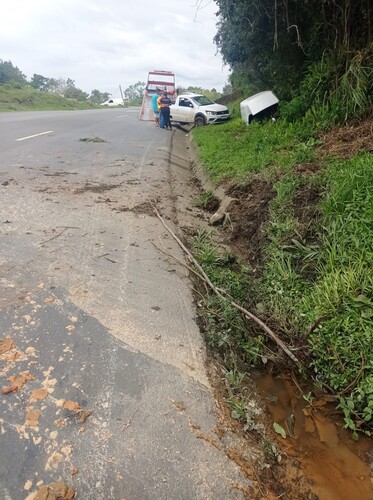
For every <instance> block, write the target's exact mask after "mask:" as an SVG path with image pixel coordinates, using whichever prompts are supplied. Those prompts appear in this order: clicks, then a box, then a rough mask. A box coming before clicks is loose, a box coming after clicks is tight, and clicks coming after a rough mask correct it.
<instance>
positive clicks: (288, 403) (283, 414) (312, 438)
mask: <svg viewBox="0 0 373 500" xmlns="http://www.w3.org/2000/svg"><path fill="white" fill-rule="evenodd" d="M256 383H257V386H258V388H259V392H260V394H261V395H262V396H263V398H264V400H265V402H266V405H267V407H268V409H269V411H270V413H271V415H272V418H273V421H274V422H277V423H278V424H280V425H281V426H282V427H283V428H284V430H285V431H286V435H287V438H286V439H283V438H281V437H280V436H278V440H279V441H280V442H281V445H282V450H283V451H284V452H286V453H287V454H288V455H289V456H292V457H294V458H295V459H296V460H298V461H299V462H300V463H301V464H302V469H303V470H304V473H305V475H306V477H307V478H308V479H310V480H311V481H312V483H313V486H312V487H311V489H312V491H313V493H315V494H316V495H317V496H318V497H319V498H320V500H372V499H373V484H372V479H373V477H372V478H371V472H373V471H372V470H371V469H372V468H373V440H371V439H369V438H366V437H364V436H363V437H360V439H359V440H358V441H357V442H355V441H354V440H353V439H352V438H351V436H350V434H349V433H348V432H347V431H346V430H345V429H343V428H342V426H343V422H341V421H340V420H339V416H338V417H335V418H333V417H332V416H331V413H332V411H333V410H335V407H333V408H331V405H330V403H329V404H328V400H327V398H325V397H324V398H323V397H321V398H320V399H319V400H316V401H313V402H312V405H313V406H312V407H311V406H310V405H309V404H308V403H307V401H305V399H304V398H303V397H302V395H301V394H300V391H299V390H298V388H297V387H296V386H295V384H294V383H293V382H292V380H291V379H290V378H288V377H286V376H280V377H276V378H275V377H273V376H272V375H271V374H268V375H265V376H264V377H263V376H261V377H259V378H257V380H256ZM369 464H370V465H369Z"/></svg>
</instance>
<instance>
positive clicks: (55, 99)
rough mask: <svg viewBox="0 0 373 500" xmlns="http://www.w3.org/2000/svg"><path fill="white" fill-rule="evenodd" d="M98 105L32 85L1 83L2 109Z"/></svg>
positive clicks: (49, 108)
mask: <svg viewBox="0 0 373 500" xmlns="http://www.w3.org/2000/svg"><path fill="white" fill-rule="evenodd" d="M96 107H97V106H95V105H93V104H91V103H89V102H78V101H76V100H73V99H65V98H64V97H61V96H59V95H57V94H52V93H48V92H40V91H39V90H36V89H34V88H33V87H31V86H26V87H21V88H16V87H14V86H13V85H9V84H5V85H0V111H43V110H69V109H92V108H96Z"/></svg>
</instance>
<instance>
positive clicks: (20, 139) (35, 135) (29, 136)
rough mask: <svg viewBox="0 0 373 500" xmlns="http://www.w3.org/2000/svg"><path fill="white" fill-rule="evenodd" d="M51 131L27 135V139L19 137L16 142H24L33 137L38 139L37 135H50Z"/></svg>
mask: <svg viewBox="0 0 373 500" xmlns="http://www.w3.org/2000/svg"><path fill="white" fill-rule="evenodd" d="M52 132H53V130H48V131H47V132H40V134H34V135H28V136H27V137H20V138H19V139H16V141H25V140H26V139H32V138H33V137H39V135H45V134H51V133H52Z"/></svg>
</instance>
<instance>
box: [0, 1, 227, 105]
mask: <svg viewBox="0 0 373 500" xmlns="http://www.w3.org/2000/svg"><path fill="white" fill-rule="evenodd" d="M199 5H200V8H198V6H199ZM0 6H1V7H2V8H1V12H2V14H1V16H0V59H2V60H5V61H8V60H10V61H12V63H13V65H14V66H17V67H18V68H19V69H20V70H21V71H22V72H23V73H25V74H26V76H27V78H28V79H30V78H31V77H32V75H33V74H34V73H37V74H40V75H43V76H45V77H48V78H51V77H53V78H60V77H62V78H65V79H67V78H72V79H73V80H74V81H75V85H76V87H78V88H81V89H82V90H84V91H85V92H88V93H90V92H91V90H92V89H98V90H100V91H101V92H110V93H111V94H112V95H113V97H119V89H118V87H119V84H121V85H122V88H123V90H125V89H126V88H127V87H128V86H129V85H132V84H134V83H137V82H138V81H146V79H147V74H148V71H150V70H153V69H161V70H171V71H173V72H174V73H175V75H176V85H177V86H189V85H193V86H199V87H203V88H207V89H212V88H216V89H217V90H222V88H223V86H224V85H225V83H226V82H227V77H228V74H229V71H228V68H227V67H223V63H222V60H221V57H220V55H217V54H216V46H215V45H214V43H213V37H214V35H215V33H216V22H217V17H216V16H215V13H216V12H217V10H218V8H217V5H216V4H215V2H214V1H212V0H202V2H201V0H175V1H173V2H171V1H170V2H154V1H153V2H152V1H150V0H121V1H120V0H0Z"/></svg>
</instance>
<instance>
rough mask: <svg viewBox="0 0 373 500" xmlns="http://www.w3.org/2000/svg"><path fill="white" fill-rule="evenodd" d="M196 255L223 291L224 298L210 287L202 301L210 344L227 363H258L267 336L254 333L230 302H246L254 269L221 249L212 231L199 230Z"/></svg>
mask: <svg viewBox="0 0 373 500" xmlns="http://www.w3.org/2000/svg"><path fill="white" fill-rule="evenodd" d="M192 244H193V249H194V255H195V257H196V259H197V260H198V262H199V263H200V265H201V266H202V268H203V270H204V271H205V273H206V274H207V275H208V276H209V278H210V280H211V282H212V283H213V285H214V286H215V287H216V288H218V289H219V290H221V291H222V292H223V293H224V295H225V296H226V297H227V299H228V300H224V299H222V298H221V297H219V296H218V295H216V294H214V293H213V292H212V291H210V290H207V293H205V294H204V295H203V300H202V301H200V302H199V306H200V307H199V309H198V312H199V318H200V321H201V323H202V325H203V328H204V330H205V332H206V338H207V343H208V345H209V346H210V347H212V348H216V349H217V350H218V351H219V353H220V354H221V355H222V356H223V358H224V360H225V361H226V364H227V366H228V367H229V368H230V369H232V368H235V367H236V363H237V360H241V361H243V362H245V363H246V364H249V365H255V364H256V363H258V361H260V359H261V356H262V354H263V338H262V336H260V335H256V334H254V335H253V332H252V331H249V326H248V324H247V322H246V321H245V320H244V318H243V316H242V314H241V313H240V312H239V311H238V310H237V309H236V308H235V307H234V306H232V305H231V303H230V301H232V300H233V301H235V302H238V303H241V304H244V303H245V302H246V301H247V299H248V297H250V295H251V286H252V285H251V284H250V276H251V270H250V269H249V268H248V267H247V266H242V265H239V264H238V263H237V261H236V259H235V258H234V256H233V255H232V254H231V253H229V252H226V251H224V250H221V249H220V248H219V247H218V246H217V245H216V244H215V243H214V242H213V237H212V234H211V233H209V232H207V231H205V230H199V231H198V232H197V234H196V235H195V236H194V237H193V242H192Z"/></svg>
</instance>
